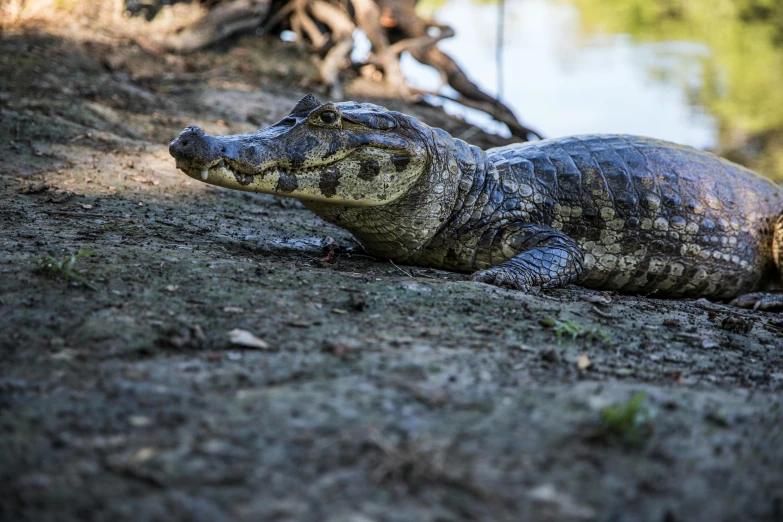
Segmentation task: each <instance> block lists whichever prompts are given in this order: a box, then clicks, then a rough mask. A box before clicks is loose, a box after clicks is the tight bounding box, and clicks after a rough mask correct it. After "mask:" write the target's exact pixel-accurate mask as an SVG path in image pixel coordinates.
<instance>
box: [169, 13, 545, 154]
mask: <svg viewBox="0 0 783 522" xmlns="http://www.w3.org/2000/svg"><path fill="white" fill-rule="evenodd" d="M210 1H211V7H210V10H209V11H208V13H207V15H206V16H204V17H203V18H202V19H201V20H199V21H198V22H197V23H196V24H194V25H193V26H191V27H187V28H185V29H184V30H182V31H180V32H178V33H174V34H171V35H166V36H165V37H164V38H163V40H162V45H163V46H164V47H166V48H168V49H170V50H174V51H179V52H188V51H192V50H196V49H200V48H203V47H205V46H207V45H210V44H213V43H215V42H218V41H220V40H223V39H225V38H227V37H229V36H232V35H234V34H237V33H241V32H248V31H253V30H255V31H256V32H263V33H272V34H275V33H279V32H280V31H282V30H291V31H293V32H294V33H296V34H297V36H298V37H299V41H301V42H303V43H305V44H306V45H308V46H309V47H310V48H311V50H313V51H314V52H315V53H317V54H318V55H319V56H320V58H321V60H320V66H319V67H320V70H319V72H320V76H321V81H322V82H323V83H324V84H325V85H327V86H328V88H329V97H330V98H332V99H335V100H340V99H342V97H343V90H342V79H341V78H342V77H343V76H344V75H345V74H348V71H350V70H352V69H356V67H355V65H356V64H351V62H350V54H351V51H352V50H353V47H354V40H353V34H354V31H355V30H356V29H361V30H362V31H364V33H365V34H366V35H367V38H368V39H369V41H370V43H371V44H372V49H371V52H370V55H369V56H368V57H367V58H366V60H365V62H364V65H370V66H373V67H374V68H375V69H376V70H378V71H380V73H381V78H382V79H383V81H384V82H385V84H386V86H387V88H388V90H389V93H390V94H391V95H394V96H397V97H400V98H402V99H404V100H407V101H417V100H419V99H421V98H422V97H423V96H424V95H434V96H439V97H441V98H444V99H450V100H453V101H455V102H457V103H461V104H462V105H464V106H466V107H471V108H474V109H478V110H481V111H484V112H486V113H487V114H489V115H490V116H492V117H493V118H495V119H496V120H497V121H499V122H502V123H505V124H506V125H507V126H508V128H509V130H510V131H511V134H512V135H514V136H517V137H520V138H522V139H528V138H529V137H530V136H535V137H538V138H540V137H541V136H540V135H539V134H538V133H537V132H535V131H534V130H532V129H530V128H528V127H526V126H524V125H522V124H521V123H520V122H519V120H518V119H517V118H516V116H515V115H514V113H513V111H512V110H511V109H510V108H509V107H507V106H506V105H504V104H503V103H501V102H500V101H499V100H498V99H496V98H495V97H493V96H491V95H489V94H487V93H485V92H484V91H482V90H481V89H480V88H479V87H478V86H477V85H476V84H475V83H473V82H472V81H471V80H470V79H469V78H468V76H467V75H466V74H465V73H464V71H462V69H461V68H460V67H459V66H458V65H457V64H456V62H455V61H454V60H452V59H451V57H450V56H448V55H447V54H445V53H443V52H442V51H440V50H439V49H438V48H437V47H436V44H437V42H439V41H440V40H442V39H444V38H449V37H451V36H453V35H454V30H453V29H452V28H451V27H448V26H446V25H442V24H439V23H437V22H436V21H434V20H429V19H425V18H422V17H421V16H419V15H418V14H417V13H416V11H415V7H416V2H417V0H224V1H220V0H210ZM158 43H159V44H160V43H161V41H160V40H158ZM406 51H407V52H408V53H410V55H411V56H412V57H413V58H415V59H416V60H418V61H419V62H421V63H423V64H425V65H428V66H430V67H433V68H434V69H435V70H437V71H438V73H439V74H440V77H441V79H442V82H443V84H444V85H445V84H448V85H450V86H451V87H452V88H453V89H454V90H455V91H456V92H457V93H459V97H458V98H451V97H448V96H445V95H443V94H440V93H438V92H427V91H421V90H418V89H414V88H411V87H409V86H408V85H407V83H406V81H405V75H404V74H403V72H402V69H401V68H400V54H401V53H403V52H406ZM352 65H354V67H352Z"/></svg>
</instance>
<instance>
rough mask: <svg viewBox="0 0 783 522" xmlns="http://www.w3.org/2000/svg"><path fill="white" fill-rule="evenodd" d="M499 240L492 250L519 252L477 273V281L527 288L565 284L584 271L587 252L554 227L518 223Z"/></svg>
mask: <svg viewBox="0 0 783 522" xmlns="http://www.w3.org/2000/svg"><path fill="white" fill-rule="evenodd" d="M500 241H501V243H502V244H500V245H493V246H494V248H493V249H491V250H492V251H494V252H497V251H498V250H500V251H502V250H505V249H508V248H511V249H513V251H516V252H519V253H518V254H516V255H514V256H513V257H511V258H510V259H507V260H506V261H503V262H502V263H500V264H498V265H496V266H493V267H492V268H488V269H486V270H481V271H479V272H476V273H475V274H473V277H472V279H473V280H474V281H479V282H482V283H489V284H491V285H495V286H502V287H507V288H513V289H517V290H523V291H528V290H530V289H531V288H533V287H541V288H556V287H560V286H565V285H567V284H569V283H573V282H574V281H576V279H577V278H578V277H579V274H580V273H581V272H582V265H583V261H584V255H583V254H582V251H581V250H580V248H579V246H578V245H577V243H576V241H574V240H573V239H571V238H570V237H568V236H567V235H565V234H563V233H562V232H560V231H558V230H555V229H553V228H549V227H544V226H537V225H530V224H525V225H517V226H514V227H513V228H512V229H511V230H509V229H508V228H507V229H506V230H504V231H503V233H501V234H500ZM493 243H496V241H493Z"/></svg>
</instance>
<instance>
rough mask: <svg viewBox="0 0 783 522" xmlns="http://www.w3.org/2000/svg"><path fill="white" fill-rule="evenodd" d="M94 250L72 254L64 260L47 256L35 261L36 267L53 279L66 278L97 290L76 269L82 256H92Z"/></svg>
mask: <svg viewBox="0 0 783 522" xmlns="http://www.w3.org/2000/svg"><path fill="white" fill-rule="evenodd" d="M92 253H93V251H92V250H82V251H80V252H77V253H76V254H71V255H70V256H66V257H64V258H62V259H57V258H56V257H54V256H52V255H46V256H44V257H40V258H38V259H36V260H35V266H36V270H37V271H38V273H40V274H43V275H45V276H46V277H51V278H54V279H59V278H65V280H66V281H70V280H71V279H73V280H76V281H79V282H80V283H82V284H83V285H85V286H87V287H89V288H92V289H93V290H95V287H94V286H92V285H91V284H90V283H89V282H87V280H86V279H84V278H83V277H82V276H81V275H80V274H79V273H78V272H77V271H76V270H75V269H74V266H75V265H76V261H78V260H79V258H80V257H82V256H87V255H90V254H92Z"/></svg>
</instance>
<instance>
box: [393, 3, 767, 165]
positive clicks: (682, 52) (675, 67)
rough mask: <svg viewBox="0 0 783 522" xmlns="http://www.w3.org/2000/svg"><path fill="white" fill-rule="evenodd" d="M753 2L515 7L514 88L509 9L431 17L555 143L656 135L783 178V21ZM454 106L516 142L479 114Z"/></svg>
mask: <svg viewBox="0 0 783 522" xmlns="http://www.w3.org/2000/svg"><path fill="white" fill-rule="evenodd" d="M753 1H754V0H690V1H689V2H684V1H679V0H661V1H659V2H652V1H650V0H507V1H506V4H505V6H504V14H505V17H504V22H505V33H504V39H503V60H502V63H501V64H500V66H501V67H502V85H499V84H498V63H497V61H496V59H495V56H496V46H497V34H498V28H497V25H498V24H497V21H498V9H499V6H498V4H497V3H486V2H478V1H475V0H446V1H445V2H437V1H436V0H435V3H429V4H424V5H423V6H422V7H423V9H424V10H429V11H431V12H432V16H434V18H435V19H437V20H438V21H440V22H442V23H446V24H448V25H450V26H452V27H453V28H454V29H455V31H456V36H455V37H453V38H450V39H446V40H443V41H442V42H441V43H440V44H439V46H440V47H441V49H442V50H443V51H445V52H446V53H448V54H449V55H450V56H452V58H454V59H455V60H456V61H457V62H458V63H459V64H460V65H461V66H462V67H463V69H464V70H465V71H466V73H467V74H468V75H469V77H470V78H471V79H473V80H474V81H475V82H476V83H477V84H479V86H481V87H482V89H484V90H485V91H486V92H488V93H491V94H495V93H497V92H498V91H500V93H501V96H502V99H503V101H504V103H506V104H507V105H509V106H510V107H511V108H512V109H513V110H514V111H515V112H516V114H517V115H518V117H519V119H520V120H521V121H522V122H523V123H525V124H526V125H528V126H530V127H532V128H535V129H537V130H539V131H540V132H541V133H542V134H544V135H545V136H547V137H558V136H565V135H571V134H581V133H595V132H618V133H632V134H640V135H646V136H652V137H656V138H661V139H667V140H671V141H675V142H679V143H684V144H688V145H691V146H694V147H698V148H701V149H710V150H716V151H718V152H720V153H723V154H726V155H729V156H730V157H732V158H733V159H735V160H738V161H741V162H743V163H746V164H749V165H750V166H751V167H753V168H757V169H759V170H761V171H762V172H764V173H765V174H767V175H769V176H771V177H781V178H783V144H782V143H781V141H783V87H781V85H783V38H781V39H780V40H781V41H780V42H778V41H777V40H776V38H777V35H778V33H777V32H776V31H780V34H781V35H783V29H781V27H783V16H780V17H779V19H770V18H774V15H775V14H776V13H774V12H773V13H772V15H770V13H769V12H764V13H761V14H759V13H758V12H757V11H748V9H750V8H749V7H748V6H746V5H744V4H753ZM762 3H763V2H762ZM781 4H783V3H781ZM780 11H781V13H779V14H781V15H783V6H782V7H780ZM754 16H755V18H754ZM403 67H404V70H405V73H406V74H407V75H408V77H409V78H410V81H411V83H412V84H414V85H416V86H418V87H422V88H426V89H430V90H437V89H439V88H440V78H439V77H438V75H437V74H435V73H434V71H433V70H431V69H429V68H427V67H425V66H422V65H420V64H418V63H417V62H416V61H415V60H413V59H412V58H410V57H405V58H404V60H403ZM442 92H443V93H445V94H454V93H453V91H450V89H449V88H448V87H445V88H444V89H443V91H442ZM445 105H446V109H447V110H448V111H450V112H454V113H456V114H459V115H461V116H462V117H464V118H465V119H467V120H469V121H472V122H474V123H476V124H477V125H478V126H480V127H483V128H485V129H487V130H490V131H492V132H496V133H499V134H507V133H508V129H507V128H505V126H503V125H501V124H498V123H496V122H493V121H492V120H491V119H490V118H488V117H487V116H486V115H484V114H482V113H479V112H478V111H472V110H469V109H467V110H466V109H464V108H463V107H461V106H460V105H458V104H455V103H448V102H446V104H445Z"/></svg>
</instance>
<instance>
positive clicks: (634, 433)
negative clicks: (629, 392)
mask: <svg viewBox="0 0 783 522" xmlns="http://www.w3.org/2000/svg"><path fill="white" fill-rule="evenodd" d="M646 399H647V394H646V393H644V392H638V393H635V394H634V395H633V396H632V397H631V398H630V399H628V400H627V401H625V402H619V403H616V404H612V405H610V406H607V407H606V408H604V409H603V410H601V421H602V429H601V432H600V435H601V437H600V438H601V439H603V440H604V441H605V442H608V443H618V442H619V443H621V444H625V445H628V446H634V447H640V446H643V445H644V443H645V442H647V439H648V438H649V437H650V435H652V431H653V425H652V422H651V414H650V410H649V408H647V407H646V406H645V405H644V401H645V400H646Z"/></svg>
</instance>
